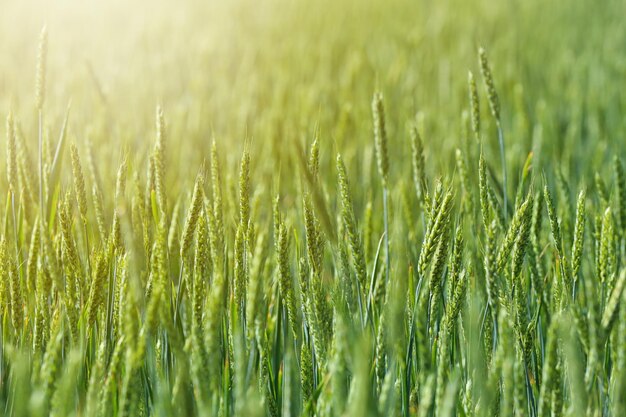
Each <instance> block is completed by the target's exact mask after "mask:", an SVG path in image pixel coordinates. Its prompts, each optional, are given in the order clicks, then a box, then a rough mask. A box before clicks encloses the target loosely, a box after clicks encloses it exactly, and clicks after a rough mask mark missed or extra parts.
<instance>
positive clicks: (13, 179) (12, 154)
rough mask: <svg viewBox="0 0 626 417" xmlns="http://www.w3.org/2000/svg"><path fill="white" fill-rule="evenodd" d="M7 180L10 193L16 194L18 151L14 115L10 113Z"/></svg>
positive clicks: (8, 122) (8, 120)
mask: <svg viewBox="0 0 626 417" xmlns="http://www.w3.org/2000/svg"><path fill="white" fill-rule="evenodd" d="M7 179H8V182H9V191H10V192H11V193H14V192H15V191H16V189H17V149H16V146H15V122H14V120H13V113H9V115H8V116H7Z"/></svg>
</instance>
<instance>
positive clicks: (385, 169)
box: [372, 93, 389, 188]
mask: <svg viewBox="0 0 626 417" xmlns="http://www.w3.org/2000/svg"><path fill="white" fill-rule="evenodd" d="M372 114H373V117H374V144H375V145H376V159H377V161H378V172H379V174H380V177H381V179H382V182H383V186H384V187H385V188H386V187H387V182H388V178H389V152H388V150H387V147H388V145H387V128H386V124H385V108H384V106H383V95H382V93H374V98H373V99H372Z"/></svg>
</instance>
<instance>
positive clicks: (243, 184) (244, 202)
mask: <svg viewBox="0 0 626 417" xmlns="http://www.w3.org/2000/svg"><path fill="white" fill-rule="evenodd" d="M239 222H240V224H241V225H242V227H243V232H246V231H247V230H248V223H249V222H250V154H249V153H248V151H247V150H244V151H243V155H242V156H241V165H240V170H239Z"/></svg>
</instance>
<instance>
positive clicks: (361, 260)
mask: <svg viewBox="0 0 626 417" xmlns="http://www.w3.org/2000/svg"><path fill="white" fill-rule="evenodd" d="M337 171H338V174H339V175H338V178H339V194H340V195H341V206H342V210H341V216H342V218H343V223H344V227H345V230H346V232H348V238H349V241H350V249H351V250H352V259H353V261H354V268H355V271H356V275H357V279H358V281H359V286H360V290H361V292H362V294H365V292H366V291H367V267H366V264H365V253H364V250H363V243H362V241H361V235H360V233H359V228H358V225H357V223H356V218H355V216H354V208H353V206H352V199H351V197H350V184H349V182H348V176H347V174H346V167H345V165H344V164H343V159H342V158H341V155H337ZM359 296H361V294H359Z"/></svg>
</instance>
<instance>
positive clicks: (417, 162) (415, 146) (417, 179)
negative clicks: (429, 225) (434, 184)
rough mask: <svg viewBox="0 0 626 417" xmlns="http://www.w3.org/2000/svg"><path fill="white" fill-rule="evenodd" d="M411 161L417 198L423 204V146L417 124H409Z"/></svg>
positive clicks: (424, 182)
mask: <svg viewBox="0 0 626 417" xmlns="http://www.w3.org/2000/svg"><path fill="white" fill-rule="evenodd" d="M410 130H411V151H412V152H411V162H412V164H413V182H414V183H415V189H416V191H417V198H418V200H419V201H420V202H421V203H422V204H424V203H425V197H426V193H427V189H426V164H425V162H424V146H423V143H422V138H421V136H420V133H419V130H418V128H417V124H416V123H415V124H412V125H411V128H410Z"/></svg>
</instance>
